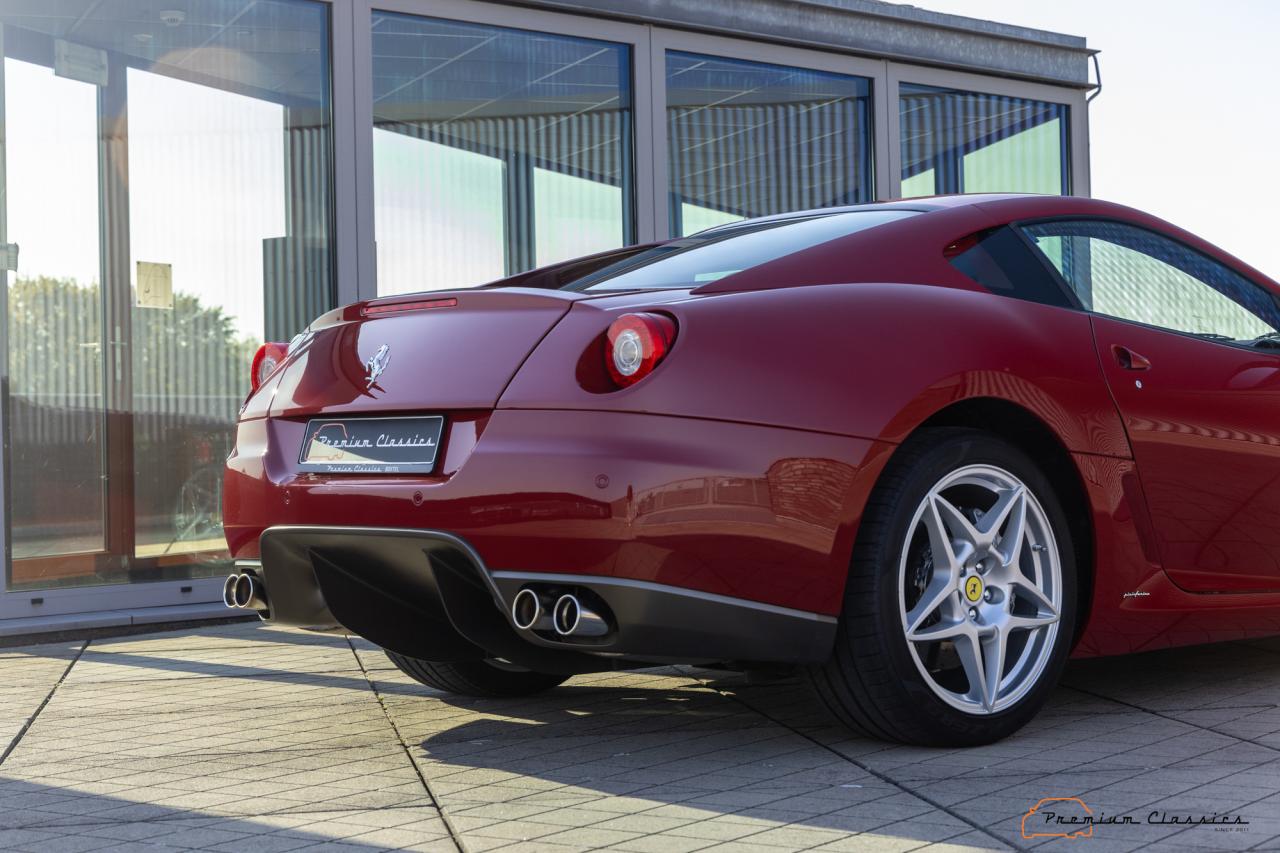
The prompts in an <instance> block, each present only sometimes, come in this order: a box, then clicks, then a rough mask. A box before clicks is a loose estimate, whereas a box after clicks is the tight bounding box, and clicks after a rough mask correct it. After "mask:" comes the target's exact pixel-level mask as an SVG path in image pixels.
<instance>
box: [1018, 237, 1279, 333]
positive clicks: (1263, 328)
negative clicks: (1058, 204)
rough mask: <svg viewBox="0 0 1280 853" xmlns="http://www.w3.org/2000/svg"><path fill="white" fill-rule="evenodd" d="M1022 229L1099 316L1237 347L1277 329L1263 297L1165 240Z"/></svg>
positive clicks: (1271, 300) (1272, 305)
mask: <svg viewBox="0 0 1280 853" xmlns="http://www.w3.org/2000/svg"><path fill="white" fill-rule="evenodd" d="M1023 230H1024V231H1025V233H1026V234H1027V236H1028V237H1030V238H1031V240H1032V241H1033V242H1034V243H1035V245H1036V247H1037V248H1038V249H1039V250H1040V251H1041V252H1042V253H1044V256H1045V258H1047V259H1048V260H1049V262H1050V263H1052V264H1053V266H1054V267H1055V268H1057V270H1058V272H1059V273H1061V275H1062V278H1063V279H1064V280H1065V281H1066V282H1067V284H1069V285H1070V286H1071V288H1072V290H1074V291H1075V292H1076V295H1077V296H1078V297H1079V299H1080V302H1081V304H1083V305H1084V307H1086V308H1088V309H1090V310H1092V311H1097V312H1098V313H1099V314H1108V315H1110V316H1113V317H1119V318H1120V319H1122V320H1133V321H1135V322H1138V323H1145V324H1147V325H1150V326H1160V327H1162V328H1166V329H1172V330H1174V331H1178V332H1189V333H1191V334H1196V335H1207V336H1212V337H1223V338H1230V339H1232V340H1239V341H1243V340H1250V339H1253V338H1256V337H1259V336H1261V335H1267V334H1271V333H1273V332H1275V331H1277V330H1280V305H1277V301H1276V297H1275V296H1274V295H1273V294H1272V293H1271V292H1270V291H1268V290H1265V289H1264V288H1262V287H1261V286H1259V285H1257V284H1255V283H1253V282H1252V281H1250V280H1249V279H1247V278H1245V277H1244V276H1242V275H1240V274H1239V273H1237V272H1235V271H1234V270H1232V269H1230V268H1228V267H1226V266H1224V265H1223V264H1220V263H1219V262H1217V261H1215V260H1213V259H1212V258H1209V257H1206V256H1205V255H1202V254H1200V253H1199V252H1197V251H1195V250H1193V249H1191V248H1189V247H1187V246H1184V245H1183V244H1181V243H1179V242H1177V241H1176V240H1173V239H1171V238H1169V237H1165V236H1163V235H1160V234H1157V233H1155V232H1153V231H1148V230H1146V229H1145V228H1138V227H1137V226H1134V225H1128V224H1125V223H1123V222H1113V221H1110V220H1089V219H1073V220H1065V221H1060V222H1041V223H1037V224H1035V225H1028V226H1025V227H1024V228H1023Z"/></svg>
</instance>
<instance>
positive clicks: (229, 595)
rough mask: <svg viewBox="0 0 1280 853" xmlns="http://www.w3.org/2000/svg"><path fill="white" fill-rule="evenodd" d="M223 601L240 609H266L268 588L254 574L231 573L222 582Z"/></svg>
mask: <svg viewBox="0 0 1280 853" xmlns="http://www.w3.org/2000/svg"><path fill="white" fill-rule="evenodd" d="M222 603H223V604H225V605H227V606H228V607H234V608H236V609H239V610H266V609H267V588H266V587H265V586H264V585H263V583H262V581H260V580H258V578H257V577H256V576H254V575H251V574H248V573H243V574H235V575H229V576H228V577H227V579H226V581H224V582H223V584H222Z"/></svg>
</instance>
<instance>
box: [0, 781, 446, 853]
mask: <svg viewBox="0 0 1280 853" xmlns="http://www.w3.org/2000/svg"><path fill="white" fill-rule="evenodd" d="M69 769H74V768H69ZM229 790H230V792H231V793H234V788H230V787H229ZM191 797H192V799H196V798H203V799H210V798H211V795H210V794H209V793H207V792H204V793H201V794H195V793H192V794H191ZM170 799H171V800H173V801H178V800H181V799H182V797H181V796H180V795H179V794H178V792H172V791H171V792H170ZM224 799H235V800H237V801H238V803H239V804H242V805H243V806H245V807H247V808H245V809H236V808H232V807H229V806H221V807H214V808H209V807H207V806H205V807H184V806H182V805H166V804H158V803H150V802H139V801H137V800H133V799H129V798H128V797H127V795H122V796H111V795H107V794H101V793H91V792H88V791H85V790H82V789H78V788H76V787H74V786H71V785H67V786H66V787H55V786H52V785H45V784H39V783H36V782H31V781H27V780H22V779H12V778H4V777H3V776H0V843H2V844H3V846H4V849H6V850H9V849H15V850H55V849H57V850H91V849H92V850H97V849H103V848H111V849H113V850H125V849H133V848H134V847H137V848H139V849H142V848H144V847H145V849H155V850H178V849H207V848H215V847H216V849H220V850H233V849H238V850H264V851H269V850H294V849H301V848H307V849H313V845H326V846H327V845H333V844H335V843H337V842H341V845H342V849H343V850H350V851H360V850H386V849H388V847H390V846H399V845H400V844H404V843H406V841H407V840H412V839H417V840H419V841H420V842H422V843H427V842H431V841H436V840H438V841H439V842H440V847H441V849H442V850H453V849H456V847H455V846H454V844H453V842H452V841H451V840H450V839H449V836H448V831H447V829H446V828H445V826H444V824H443V823H442V822H441V821H440V819H439V817H438V813H437V812H436V810H435V808H434V807H433V806H431V804H430V803H429V802H425V803H424V805H423V806H421V807H408V808H397V809H384V810H382V811H381V812H379V813H378V815H375V816H373V817H372V818H371V817H370V814H369V813H368V812H360V811H354V810H350V809H343V808H342V807H341V806H333V805H330V806H329V808H328V809H325V807H324V806H318V807H317V806H302V805H299V806H298V807H297V808H296V809H281V810H277V811H274V812H263V813H255V812H253V811H252V810H251V807H252V802H253V801H252V798H247V797H236V798H232V797H225V798H224ZM383 815H385V816H383ZM406 833H412V835H411V836H408V837H406V835H405V834H406ZM153 845H159V846H154V847H153Z"/></svg>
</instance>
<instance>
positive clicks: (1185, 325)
mask: <svg viewBox="0 0 1280 853" xmlns="http://www.w3.org/2000/svg"><path fill="white" fill-rule="evenodd" d="M1021 230H1022V232H1023V233H1024V234H1025V235H1026V236H1027V237H1028V238H1029V239H1030V240H1031V242H1032V243H1034V244H1035V245H1036V247H1037V248H1038V249H1039V250H1040V251H1041V252H1042V254H1043V255H1044V257H1045V258H1046V259H1047V260H1049V261H1050V262H1051V264H1052V265H1053V267H1054V268H1055V269H1057V271H1058V273H1059V274H1060V275H1061V276H1062V278H1063V279H1065V281H1066V283H1067V284H1068V285H1069V286H1070V287H1071V289H1072V290H1074V291H1075V293H1076V295H1077V296H1078V297H1079V298H1080V301H1081V303H1082V305H1083V307H1085V308H1086V309H1087V310H1089V311H1091V312H1092V323H1093V329H1094V339H1095V343H1096V345H1097V351H1098V357H1099V359H1100V361H1101V364H1102V370H1103V374H1104V375H1105V376H1106V380H1107V383H1108V385H1109V387H1110V389H1111V393H1112V396H1113V397H1114V399H1115V401H1116V405H1117V407H1118V408H1119V410H1120V414H1121V416H1122V418H1123V419H1124V423H1125V427H1126V429H1127V431H1128V435H1129V441H1130V444H1131V446H1132V448H1133V454H1134V458H1135V460H1136V462H1137V466H1138V473H1139V476H1140V478H1141V481H1142V484H1143V488H1144V491H1145V492H1146V496H1147V503H1148V507H1149V509H1150V513H1151V518H1152V525H1153V527H1154V531H1155V537H1156V540H1157V543H1158V546H1159V550H1160V556H1161V560H1162V562H1163V564H1164V568H1165V571H1166V572H1167V573H1168V574H1169V576H1170V577H1171V578H1172V579H1173V580H1174V582H1175V583H1177V584H1178V585H1179V586H1181V587H1183V588H1184V589H1189V590H1195V591H1200V592H1216V591H1245V590H1263V589H1278V588H1280V348H1277V347H1280V341H1277V340H1276V339H1274V338H1272V337H1269V336H1274V335H1276V334H1277V332H1278V331H1280V304H1278V302H1277V297H1276V295H1275V294H1274V293H1273V292H1272V291H1271V290H1269V289H1267V288H1266V287H1263V286H1261V285H1260V284H1258V283H1255V282H1253V281H1250V280H1249V279H1247V278H1245V277H1244V276H1243V275H1241V274H1240V273H1237V272H1235V271H1234V270H1232V269H1230V268H1228V267H1227V266H1225V265H1224V264H1221V263H1219V262H1218V261H1216V260H1214V259H1212V258H1209V257H1208V256H1206V255H1204V254H1201V253H1200V252H1198V251H1195V250H1193V249H1191V248H1190V247H1188V246H1186V245H1184V244H1182V243H1180V242H1178V241H1175V240H1173V239H1171V238H1170V237H1168V236H1165V235H1162V234H1158V233H1156V232H1154V231H1149V230H1146V229H1144V228H1140V227H1137V226H1135V225H1132V224H1128V223H1123V222H1118V221H1112V220H1096V219H1073V220H1061V221H1052V222H1038V223H1033V224H1025V225H1023V226H1021Z"/></svg>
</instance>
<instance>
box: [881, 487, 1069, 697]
mask: <svg viewBox="0 0 1280 853" xmlns="http://www.w3.org/2000/svg"><path fill="white" fill-rule="evenodd" d="M898 580H899V583H898V601H899V609H900V612H901V615H902V629H903V634H904V636H905V637H906V639H907V647H908V649H910V651H911V656H912V658H914V660H915V662H916V666H917V667H918V668H919V670H920V674H921V675H922V676H923V677H924V680H925V683H926V684H928V685H929V687H930V688H931V689H932V690H933V692H934V693H935V694H936V695H937V696H938V697H939V698H940V699H942V700H943V701H944V702H946V703H947V704H948V705H951V706H952V707H954V708H957V709H959V710H960V711H963V712H965V713H968V714H974V715H987V714H994V713H997V712H999V711H1002V710H1004V709H1006V708H1008V707H1010V706H1012V705H1014V704H1015V703H1017V702H1018V700H1019V699H1021V698H1022V697H1023V696H1025V695H1026V694H1027V692H1028V691H1029V690H1031V689H1032V688H1033V687H1034V686H1035V685H1036V683H1037V681H1038V680H1039V677H1040V674H1041V673H1042V672H1043V671H1044V668H1045V666H1046V664H1047V663H1048V662H1049V658H1050V657H1051V656H1052V654H1053V647H1054V641H1055V640H1056V639H1057V635H1058V620H1059V615H1060V613H1061V609H1062V564H1061V560H1060V557H1059V553H1058V546H1057V542H1056V541H1055V540H1054V536H1053V528H1052V527H1051V526H1050V524H1049V519H1048V516H1047V515H1046V513H1045V511H1044V508H1043V507H1041V506H1040V502H1039V501H1038V500H1036V496H1035V495H1034V494H1033V493H1032V492H1031V490H1030V489H1028V488H1027V487H1026V485H1025V484H1024V483H1023V482H1022V481H1021V480H1019V479H1018V478H1017V477H1015V476H1014V475H1013V474H1011V473H1009V472H1008V471H1005V470H1003V469H1001V468H997V467H995V466H993V465H967V466H965V467H963V468H959V469H957V470H955V471H952V472H951V473H950V474H947V475H946V476H945V477H943V478H942V479H941V480H939V481H938V482H937V483H936V484H935V485H934V486H933V488H932V489H930V490H929V493H928V494H927V495H926V496H925V498H924V499H923V500H922V501H921V502H920V505H919V506H918V507H917V508H916V512H915V515H914V516H913V518H912V520H911V524H910V526H909V527H908V529H907V537H906V541H905V542H904V543H903V547H902V556H901V557H900V559H899V566H898ZM948 664H950V665H948Z"/></svg>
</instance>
